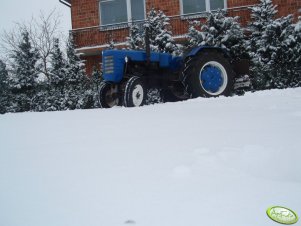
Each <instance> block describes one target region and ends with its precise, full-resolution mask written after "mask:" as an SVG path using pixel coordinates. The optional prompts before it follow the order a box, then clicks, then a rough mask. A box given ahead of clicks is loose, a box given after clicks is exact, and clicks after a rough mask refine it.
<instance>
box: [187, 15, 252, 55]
mask: <svg viewBox="0 0 301 226" xmlns="http://www.w3.org/2000/svg"><path fill="white" fill-rule="evenodd" d="M187 36H188V40H189V42H190V47H194V46H196V45H206V46H215V47H221V48H224V49H227V50H228V52H229V53H230V54H231V55H232V57H235V58H241V57H245V54H246V51H245V41H244V32H243V29H242V27H241V25H240V23H239V17H227V16H226V13H225V11H223V10H218V11H216V12H210V13H209V14H208V18H207V20H206V22H205V23H204V24H202V23H200V22H198V21H196V22H193V23H191V24H190V28H189V31H188V35H187Z"/></svg>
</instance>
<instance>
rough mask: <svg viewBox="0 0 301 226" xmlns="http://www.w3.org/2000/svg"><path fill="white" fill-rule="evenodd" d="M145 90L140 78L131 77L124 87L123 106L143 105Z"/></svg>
mask: <svg viewBox="0 0 301 226" xmlns="http://www.w3.org/2000/svg"><path fill="white" fill-rule="evenodd" d="M146 96H147V89H146V87H145V85H144V83H143V81H142V79H141V78H140V77H137V76H134V77H131V78H130V79H129V80H128V81H127V83H126V86H125V91H124V99H123V101H124V106H125V107H140V106H143V105H144V104H145V100H146Z"/></svg>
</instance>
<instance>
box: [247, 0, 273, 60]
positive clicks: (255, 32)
mask: <svg viewBox="0 0 301 226" xmlns="http://www.w3.org/2000/svg"><path fill="white" fill-rule="evenodd" d="M250 9H251V21H250V23H249V25H248V27H249V30H250V31H251V37H250V38H249V41H248V51H249V52H250V55H251V57H254V56H253V55H254V54H256V51H257V48H258V46H257V44H258V43H257V42H258V41H259V40H261V37H262V32H263V31H264V30H266V27H267V26H268V25H269V24H270V23H271V22H272V21H273V20H274V19H275V17H276V14H277V12H278V10H277V5H274V4H273V2H272V0H260V3H259V4H258V5H256V6H253V7H251V8H250Z"/></svg>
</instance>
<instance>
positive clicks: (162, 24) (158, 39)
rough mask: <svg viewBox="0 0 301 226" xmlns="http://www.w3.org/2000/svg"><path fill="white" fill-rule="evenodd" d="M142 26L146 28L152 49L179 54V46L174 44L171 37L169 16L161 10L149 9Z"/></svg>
mask: <svg viewBox="0 0 301 226" xmlns="http://www.w3.org/2000/svg"><path fill="white" fill-rule="evenodd" d="M144 28H145V30H146V28H148V32H149V39H150V46H151V50H152V51H155V52H163V53H172V54H175V55H179V54H180V46H179V45H177V44H176V42H175V40H174V39H173V37H172V32H171V29H170V23H169V18H168V17H167V16H166V15H165V14H164V12H163V11H161V10H155V9H151V10H150V11H149V12H148V14H147V20H146V22H145V24H144ZM144 36H145V34H144ZM144 36H143V37H144ZM144 47H145V43H144Z"/></svg>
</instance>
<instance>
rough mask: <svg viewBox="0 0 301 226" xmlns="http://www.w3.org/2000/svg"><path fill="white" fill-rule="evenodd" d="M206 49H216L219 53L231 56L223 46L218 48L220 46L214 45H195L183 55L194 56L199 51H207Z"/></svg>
mask: <svg viewBox="0 0 301 226" xmlns="http://www.w3.org/2000/svg"><path fill="white" fill-rule="evenodd" d="M207 50H214V51H218V52H220V53H223V54H224V55H225V57H226V58H228V59H231V56H230V55H229V53H228V51H227V50H225V49H223V48H220V47H214V46H197V47H194V48H193V49H191V50H190V51H189V52H188V54H187V55H186V56H185V58H188V57H194V56H195V55H197V54H198V53H201V52H203V51H207Z"/></svg>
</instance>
